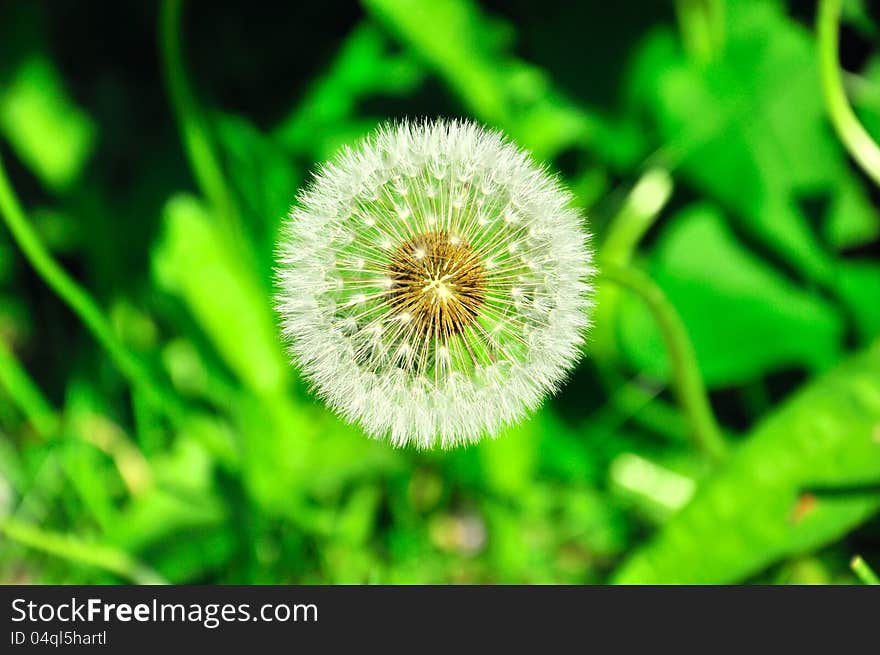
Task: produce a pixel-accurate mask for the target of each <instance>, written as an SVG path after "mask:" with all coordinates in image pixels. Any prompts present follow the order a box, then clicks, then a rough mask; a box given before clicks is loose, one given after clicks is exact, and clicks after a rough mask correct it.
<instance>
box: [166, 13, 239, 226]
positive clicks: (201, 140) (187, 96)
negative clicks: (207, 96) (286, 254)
mask: <svg viewBox="0 0 880 655" xmlns="http://www.w3.org/2000/svg"><path fill="white" fill-rule="evenodd" d="M182 9H183V3H182V0H165V1H164V2H163V3H162V10H161V14H160V17H159V40H160V43H159V45H160V49H161V52H162V64H163V68H164V71H165V81H166V84H167V85H168V94H169V96H170V97H171V104H172V105H173V107H174V114H175V116H176V118H177V123H178V125H179V127H180V133H181V138H182V139H183V145H184V148H185V150H186V153H187V156H188V157H189V163H190V166H191V167H192V170H193V174H194V176H195V178H196V183H197V184H198V186H199V189H200V190H201V192H202V194H203V195H204V196H205V198H206V199H207V200H208V202H209V203H211V205H212V206H213V208H214V209H215V211H217V212H218V214H219V216H220V218H221V220H223V221H225V222H226V224H227V225H226V227H227V228H229V229H230V230H231V231H232V235H234V236H239V235H240V232H241V225H240V222H239V219H238V213H237V211H236V208H235V203H234V202H233V200H232V197H231V195H230V193H229V187H228V186H227V184H226V180H225V178H224V175H223V167H222V166H221V164H220V159H219V158H218V157H217V154H216V153H215V152H214V148H213V145H212V143H211V132H210V129H209V127H208V121H207V119H206V118H205V116H204V114H203V112H202V110H201V108H200V107H199V103H198V101H197V100H196V97H195V94H194V93H193V92H192V89H191V88H190V86H189V83H188V81H187V78H186V69H185V68H184V65H183V53H182V49H181V35H180V23H181V13H182Z"/></svg>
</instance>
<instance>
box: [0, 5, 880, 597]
mask: <svg viewBox="0 0 880 655" xmlns="http://www.w3.org/2000/svg"><path fill="white" fill-rule="evenodd" d="M837 1H838V0H830V1H828V0H826V3H827V5H829V6H830V9H831V10H833V9H834V6H833V5H834V4H835V3H837ZM280 4H281V3H279V6H278V7H274V6H272V5H267V4H264V3H261V4H256V3H252V4H251V5H250V6H249V5H247V4H240V5H238V6H236V7H215V6H213V5H210V4H201V3H192V4H187V5H185V6H181V4H180V2H178V1H176V0H168V1H167V2H164V3H162V4H161V6H159V5H158V3H157V6H155V7H154V6H153V5H152V4H151V3H143V4H139V5H138V4H136V3H135V6H136V7H137V8H136V10H133V9H132V7H128V8H126V7H125V6H123V3H119V4H117V3H106V5H105V6H103V7H102V10H101V11H97V10H96V11H94V12H90V13H89V14H88V15H86V14H85V12H82V11H80V10H78V5H77V3H73V2H54V3H28V2H11V3H5V4H4V5H3V6H2V7H0V155H2V162H3V164H2V168H0V210H2V213H3V216H4V220H5V225H6V226H8V227H9V228H11V229H6V227H4V228H0V535H2V536H0V580H2V581H5V582H56V583H58V582H60V583H65V582H75V583H106V582H120V581H135V582H159V581H167V582H174V583H442V582H465V583H470V582H486V583H496V582H497V583H546V582H561V583H593V582H607V581H613V582H622V583H644V582H652V583H653V582H658V583H659V582H695V583H741V582H801V583H803V582H826V583H828V582H855V581H856V580H857V579H862V580H871V579H874V578H871V575H870V569H869V568H867V565H865V564H864V562H873V563H876V562H880V522H878V509H880V342H878V339H880V258H878V253H880V208H878V205H877V198H878V197H880V191H878V188H877V187H876V185H875V184H874V182H873V181H872V179H871V175H872V171H871V169H870V162H871V160H870V156H868V157H865V156H862V155H863V154H864V152H861V153H860V151H858V148H859V147H860V146H859V143H860V142H859V141H858V139H851V138H848V136H847V135H850V136H851V135H852V134H853V133H854V132H853V130H854V129H855V128H853V123H852V120H851V118H852V117H849V116H848V115H847V116H845V118H846V119H847V120H848V121H849V122H847V123H846V124H845V125H844V132H842V133H841V132H836V131H835V130H840V127H839V120H838V119H839V116H840V115H841V112H845V107H844V109H841V105H840V103H841V102H843V103H844V104H845V103H846V101H847V99H848V100H849V102H851V103H852V105H853V107H854V110H855V113H854V114H853V116H854V120H855V121H857V122H858V121H861V124H863V125H864V127H865V129H866V130H867V132H866V133H867V134H869V137H868V138H870V137H871V136H873V139H874V140H875V141H876V140H878V139H880V49H878V48H877V41H876V39H877V35H878V33H880V20H878V19H880V15H878V12H877V10H876V8H875V7H874V3H868V2H845V3H843V6H842V8H843V14H842V15H843V25H842V28H841V29H842V31H841V39H842V47H841V48H840V56H841V58H842V59H841V64H842V66H843V68H844V69H845V71H847V72H846V73H844V74H843V76H842V78H841V79H842V83H843V86H844V88H845V91H846V96H844V97H843V100H842V101H841V98H840V97H839V95H837V96H835V95H825V94H827V93H828V84H829V83H833V82H834V81H835V80H834V76H833V74H832V75H831V76H830V77H829V75H828V71H829V69H828V66H829V63H828V62H829V60H828V58H827V56H826V57H825V59H824V60H822V61H823V66H824V67H825V68H822V67H820V53H819V48H818V41H817V37H816V30H815V29H814V22H815V20H816V19H817V16H818V12H817V8H816V6H815V3H813V2H811V1H809V0H803V1H795V0H791V1H789V2H783V1H781V0H702V1H686V0H681V1H679V2H669V3H644V5H645V7H644V10H640V11H639V12H635V11H632V8H631V5H627V4H626V3H618V4H619V5H620V6H619V7H617V6H613V5H614V3H610V5H612V6H609V3H599V2H596V3H586V2H585V3H567V2H561V1H560V2H551V3H522V2H514V3H501V2H494V1H492V2H489V0H486V1H485V2H483V3H479V2H477V1H476V0H436V1H434V2H417V1H416V0H363V2H362V4H361V5H352V4H350V3H343V2H339V3H329V4H330V5H332V6H330V7H328V6H326V4H327V3H318V4H317V5H315V6H314V7H311V6H309V3H291V4H292V6H280ZM825 9H826V10H828V9H829V7H825ZM829 25H830V28H833V27H834V25H833V24H830V23H828V22H826V23H825V28H826V29H829ZM826 34H827V32H826ZM157 44H158V45H157ZM826 54H827V53H826ZM833 63H834V62H833V61H832V62H831V64H830V65H833ZM832 73H833V70H832ZM823 92H824V93H825V94H823ZM828 98H832V99H833V102H832V103H831V104H830V105H829V100H828ZM829 106H830V107H831V111H832V112H833V113H832V119H831V120H829ZM420 115H429V116H465V117H471V118H474V119H476V120H478V121H481V122H483V123H485V124H487V125H490V126H493V127H497V128H500V129H502V130H504V131H505V132H507V133H508V134H509V135H510V136H511V137H512V139H514V140H515V141H516V142H517V143H518V144H520V145H522V146H524V147H526V148H529V149H530V150H532V151H533V152H534V153H535V155H536V156H537V157H538V158H540V159H541V160H543V161H546V162H547V164H548V165H549V166H551V168H552V169H553V170H555V171H558V172H559V174H560V175H561V176H562V177H563V178H564V180H565V182H566V183H567V184H568V185H569V186H570V187H571V188H572V190H573V191H574V193H575V195H576V196H577V199H578V202H579V203H580V204H581V205H582V207H583V208H584V209H585V211H586V212H587V214H588V216H589V220H590V228H591V229H592V231H593V232H594V233H595V235H596V237H595V241H596V246H597V248H598V251H599V265H600V268H601V266H602V263H603V261H604V262H605V263H606V264H607V265H608V268H609V270H612V267H618V268H619V267H626V266H632V267H635V268H636V269H640V272H644V273H646V274H647V275H645V276H643V277H644V278H645V282H644V283H640V284H639V285H636V286H637V287H638V288H637V289H635V290H636V291H639V289H641V291H643V292H644V293H632V291H633V290H634V289H632V288H630V289H620V288H616V287H615V286H613V284H612V282H613V279H611V278H609V279H608V280H604V281H603V282H602V285H601V288H600V295H599V306H598V307H597V309H596V313H595V316H594V329H593V333H592V336H591V339H590V346H589V348H588V351H587V352H586V353H585V358H584V360H583V362H582V363H581V365H580V367H579V369H578V370H577V372H576V373H575V374H574V375H573V376H572V378H571V379H570V380H569V381H568V383H567V384H566V385H565V386H564V388H563V389H562V390H561V392H560V393H559V394H558V396H557V397H556V398H554V399H553V400H551V401H548V402H547V403H546V404H545V406H544V407H543V408H542V409H541V410H539V411H538V412H537V413H536V414H535V415H534V416H533V417H532V418H530V419H529V420H527V421H525V422H523V423H521V424H520V425H518V426H515V427H513V428H511V429H510V430H508V431H507V432H506V433H504V434H502V435H501V436H499V437H498V438H497V439H496V440H493V441H489V442H485V443H481V444H480V445H478V446H474V447H469V448H463V449H458V450H454V451H450V452H415V451H411V450H396V449H393V448H391V447H390V446H388V445H386V444H384V443H381V442H376V441H372V440H370V439H368V438H367V437H365V436H364V435H363V434H362V433H361V432H360V431H359V430H358V429H357V428H355V427H352V426H348V425H345V424H344V423H342V422H341V421H340V420H339V419H337V418H336V417H334V416H333V415H332V414H331V413H330V412H328V410H327V409H326V408H324V407H323V406H322V405H321V404H320V403H318V402H317V401H316V400H314V398H313V397H312V395H311V394H310V393H309V390H308V389H307V388H305V385H304V384H303V383H302V382H301V381H300V380H299V378H298V376H297V372H296V370H295V369H294V368H292V367H290V366H289V364H288V362H287V357H286V355H285V353H284V349H283V344H282V342H281V339H280V338H279V335H278V328H277V319H276V316H275V314H274V311H273V307H272V301H271V298H272V293H273V271H272V266H273V256H274V249H275V244H276V242H277V236H278V229H279V225H280V224H281V219H282V218H283V216H284V214H285V212H286V211H287V209H288V208H289V205H290V204H291V203H292V202H294V201H295V197H296V191H297V189H298V188H299V187H300V186H301V185H302V183H303V182H304V180H306V179H307V175H308V171H309V170H310V169H311V168H312V167H313V166H314V165H315V164H316V163H318V162H320V161H322V160H324V159H326V158H327V157H329V156H330V155H332V153H333V152H334V151H335V150H336V149H337V148H339V147H340V146H342V145H345V144H349V143H352V142H353V141H354V140H355V139H357V138H358V137H359V136H361V135H363V134H365V133H366V132H368V131H369V130H371V129H372V128H373V127H375V125H377V124H378V123H379V122H380V121H382V120H385V119H388V118H395V117H402V116H420ZM835 121H837V122H835ZM846 130H849V131H846ZM860 134H861V133H858V134H857V136H859V135H860ZM859 138H861V136H859ZM861 143H862V144H864V141H861ZM874 147H875V148H876V146H874ZM853 148H855V149H856V150H853ZM4 171H5V173H4ZM7 178H8V183H7ZM606 243H608V244H610V245H609V246H608V247H607V248H606V247H605V244H606ZM637 279H641V278H637ZM646 298H647V299H648V300H649V302H647V303H646V302H645V300H646ZM667 301H668V302H667ZM658 306H659V307H661V308H662V309H663V311H664V312H666V314H669V313H670V312H671V311H673V310H674V312H673V315H674V314H677V317H674V318H675V321H674V322H673V323H674V327H676V328H678V327H679V326H678V322H679V321H678V319H679V318H680V323H681V325H683V327H684V330H673V332H674V336H675V338H679V339H681V338H682V336H681V335H682V334H684V336H685V337H688V338H689V340H690V343H687V342H685V343H684V344H683V345H682V344H681V343H678V344H677V347H679V350H678V351H681V349H682V348H684V350H683V352H685V353H687V354H692V355H693V357H691V360H692V361H691V360H688V361H689V362H690V363H691V364H692V363H693V362H694V361H695V362H696V364H697V366H698V368H699V370H698V371H696V370H695V371H691V374H692V377H691V378H690V385H684V387H683V386H682V385H681V383H680V381H678V380H677V378H676V375H677V372H680V369H681V363H680V362H678V361H677V360H676V359H675V353H676V352H678V351H677V350H676V344H672V345H673V348H672V350H671V351H670V350H669V348H670V343H669V341H668V339H669V338H670V335H669V331H668V330H665V329H664V325H663V324H662V323H661V324H658V323H657V318H658V314H657V311H656V308H657V307H658ZM661 318H662V316H661ZM668 352H671V353H672V354H673V357H672V359H670V357H669V356H668V355H667V353H668ZM703 383H705V386H706V388H708V393H709V400H710V402H711V407H712V409H713V410H714V413H715V415H716V416H717V423H718V424H719V425H720V432H721V433H723V435H724V440H725V441H726V442H727V447H726V448H716V449H713V450H712V452H710V453H707V452H706V451H705V450H704V449H702V448H701V447H700V446H701V445H705V444H702V442H701V441H700V439H699V438H698V437H699V435H697V438H696V439H695V440H690V439H689V437H691V436H692V435H691V432H692V430H691V420H692V418H693V414H692V412H690V411H689V407H693V406H694V405H693V402H692V401H693V397H692V396H693V395H694V394H697V395H699V394H700V393H702V385H703ZM688 394H690V395H688ZM679 401H682V402H681V404H680V403H679ZM689 403H690V404H689ZM698 407H699V406H698ZM703 420H704V423H706V425H708V429H712V430H717V428H716V427H715V424H714V421H712V419H711V415H710V416H708V417H705V416H704V417H703ZM718 438H719V439H720V438H721V437H718ZM710 455H711V456H710ZM857 553H858V554H861V555H862V556H863V557H864V560H861V559H859V560H856V561H857V562H859V564H858V566H856V564H854V565H853V567H854V571H851V570H850V568H849V566H848V562H850V560H851V559H852V558H853V556H854V555H856V554H857ZM856 575H858V576H859V578H857V577H856Z"/></svg>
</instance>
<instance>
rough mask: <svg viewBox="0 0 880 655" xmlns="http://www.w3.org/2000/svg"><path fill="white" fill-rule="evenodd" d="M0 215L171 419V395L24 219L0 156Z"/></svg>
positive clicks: (175, 405)
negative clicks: (115, 331)
mask: <svg viewBox="0 0 880 655" xmlns="http://www.w3.org/2000/svg"><path fill="white" fill-rule="evenodd" d="M0 215H2V217H3V219H4V221H5V222H6V225H7V226H8V227H9V231H10V232H11V233H12V236H13V238H14V239H15V241H16V243H17V244H18V246H19V248H21V251H22V252H23V253H24V255H25V257H26V258H27V260H28V261H29V262H30V264H31V266H33V268H34V270H36V272H37V273H38V274H39V276H40V277H41V278H43V281H44V282H45V283H46V284H47V285H48V286H49V287H50V288H51V289H52V290H53V291H54V292H55V293H56V294H58V296H59V297H60V298H61V299H62V300H63V301H64V302H65V303H67V305H68V306H69V307H70V308H71V309H72V310H73V312H74V313H75V314H76V315H77V316H78V317H79V318H80V320H82V322H83V323H84V324H85V325H86V327H87V328H88V329H89V331H90V332H91V333H92V335H94V337H95V339H97V341H98V343H100V344H101V345H102V346H103V347H104V349H105V350H106V351H107V352H108V353H109V355H110V357H111V359H112V360H113V362H114V364H115V365H116V367H117V368H118V369H119V371H120V372H121V373H122V374H123V375H124V376H125V377H126V378H128V380H129V381H130V382H131V383H132V384H133V385H134V386H135V387H137V388H138V389H140V390H142V391H143V393H144V395H145V396H146V397H147V398H148V399H149V400H150V401H151V402H153V403H155V404H156V405H158V406H160V407H162V408H163V410H164V411H166V413H167V414H168V415H169V416H171V417H172V418H173V417H174V416H175V415H176V414H178V413H179V412H180V406H179V401H178V400H177V398H176V396H175V395H174V394H171V393H168V392H166V390H165V389H164V388H163V387H162V386H161V385H159V384H157V383H156V382H155V381H154V380H153V379H152V377H151V375H150V374H149V372H148V370H147V369H146V367H145V366H144V365H143V363H142V362H141V361H140V360H139V359H138V358H137V357H135V356H134V355H132V354H131V353H130V352H129V351H128V350H127V349H126V348H125V346H124V345H123V344H122V342H121V341H120V339H119V338H118V337H117V336H116V334H115V333H114V331H113V328H112V327H111V326H110V322H109V321H108V320H107V317H106V316H105V315H104V313H103V312H102V311H101V309H100V307H99V306H98V304H97V303H96V302H95V301H94V299H93V298H92V297H91V296H90V295H89V294H88V293H87V292H86V291H85V290H84V289H83V288H82V287H81V286H79V284H77V283H76V282H75V281H74V280H73V278H71V277H70V276H69V275H68V274H67V272H66V271H65V270H64V269H63V268H61V266H60V265H59V264H58V262H56V261H55V260H54V259H53V258H52V255H51V254H50V253H49V251H48V250H47V249H46V247H45V246H44V245H43V242H42V241H41V240H40V237H39V236H38V235H37V233H36V231H35V230H34V229H33V227H32V226H31V223H30V222H29V221H28V219H27V216H26V215H25V213H24V210H23V209H22V207H21V204H20V203H19V201H18V198H17V197H16V195H15V192H14V190H13V189H12V185H11V184H10V182H9V179H8V177H7V175H6V169H5V168H4V166H3V159H2V157H0Z"/></svg>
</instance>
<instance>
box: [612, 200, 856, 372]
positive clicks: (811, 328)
mask: <svg viewBox="0 0 880 655" xmlns="http://www.w3.org/2000/svg"><path fill="white" fill-rule="evenodd" d="M650 269H651V271H652V273H653V277H654V279H655V280H656V282H657V283H658V284H659V285H660V286H661V287H662V289H663V291H664V292H665V293H666V294H667V296H668V298H669V300H670V301H671V302H672V303H673V304H674V305H675V307H676V309H677V310H678V312H679V313H680V315H681V317H682V320H683V321H684V323H685V325H686V326H687V330H688V333H689V335H690V337H691V340H692V341H693V344H694V350H695V351H696V355H697V361H698V362H699V364H700V369H701V370H702V372H703V375H704V377H705V379H706V382H707V384H710V385H713V386H729V385H733V384H737V383H743V382H748V381H750V380H753V379H755V378H756V377H759V376H760V375H762V374H764V373H767V372H769V371H773V370H777V369H781V368H784V367H788V366H795V365H801V366H806V367H807V368H810V369H821V368H824V367H827V366H829V365H830V364H832V363H833V362H834V361H835V360H836V358H837V356H838V354H839V351H840V345H841V340H842V337H843V325H842V321H841V320H840V318H839V317H838V316H837V314H836V312H835V311H834V308H833V307H832V306H831V305H829V303H827V302H826V301H824V300H822V299H820V298H819V297H817V296H815V295H812V294H810V293H808V292H806V291H804V290H802V289H800V288H798V287H796V286H795V285H794V284H793V283H792V282H790V281H788V280H786V279H785V278H784V277H782V276H781V275H779V274H778V273H777V272H776V271H775V270H774V269H773V268H772V267H770V266H769V265H767V264H766V263H764V262H763V261H762V260H760V259H759V258H758V257H756V256H755V255H753V254H752V253H751V252H750V251H748V250H746V249H745V248H744V247H743V246H742V245H740V243H739V242H738V241H737V240H736V238H735V236H734V235H733V234H732V233H731V231H730V229H729V228H728V227H727V225H726V224H725V222H724V218H723V216H722V215H721V213H720V212H719V211H718V210H717V209H715V208H714V207H712V206H711V205H705V204H700V205H693V206H691V207H690V208H687V209H685V210H684V211H682V212H681V213H680V214H679V215H677V216H674V217H672V219H671V220H670V222H669V224H668V226H667V227H666V229H665V230H664V232H663V233H662V235H661V237H660V240H659V242H658V244H657V246H656V247H655V249H654V252H653V254H652V256H651V259H650ZM620 312H621V313H620V337H621V341H622V345H623V349H624V352H625V353H626V354H627V355H628V357H629V358H630V359H631V361H632V364H633V366H634V367H635V368H637V369H638V370H642V371H644V372H645V373H647V374H649V375H652V376H654V377H657V378H660V379H667V378H668V377H669V373H668V365H667V362H666V358H665V354H664V353H665V349H664V346H663V342H662V339H661V337H660V334H659V332H658V330H657V328H656V326H655V325H654V321H653V320H652V318H651V316H650V314H649V313H648V311H647V309H646V308H645V307H644V306H643V305H642V303H640V302H639V301H638V299H635V298H632V297H629V296H628V295H627V296H625V297H624V298H623V301H622V303H621V309H620Z"/></svg>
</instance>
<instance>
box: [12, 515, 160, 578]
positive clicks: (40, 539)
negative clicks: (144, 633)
mask: <svg viewBox="0 0 880 655" xmlns="http://www.w3.org/2000/svg"><path fill="white" fill-rule="evenodd" d="M0 534H3V535H5V536H6V537H7V538H9V539H11V540H13V541H17V542H18V543H20V544H22V545H24V546H29V547H31V548H36V549H37V550H42V551H43V552H45V553H49V554H51V555H56V556H58V557H62V558H64V559H67V560H70V561H72V562H78V563H80V564H86V565H88V566H94V567H97V568H100V569H104V570H105V571H109V572H110V573H114V574H116V575H118V576H119V577H121V578H125V579H126V580H129V581H131V582H133V583H135V584H141V585H147V584H167V582H166V581H165V580H164V579H163V578H162V577H161V576H160V575H159V574H158V573H156V572H155V571H154V570H152V569H151V568H149V567H147V566H145V565H144V564H142V563H140V562H138V561H137V560H136V559H134V558H132V557H131V556H130V555H129V554H128V553H126V552H123V551H121V550H118V549H116V548H113V547H111V546H106V545H104V544H97V543H91V542H87V541H83V540H80V539H77V538H75V537H72V536H70V535H66V534H58V533H55V532H48V531H46V530H43V529H42V528H39V527H37V526H35V525H33V524H30V523H27V522H24V521H20V520H18V519H14V518H10V517H6V518H0Z"/></svg>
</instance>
